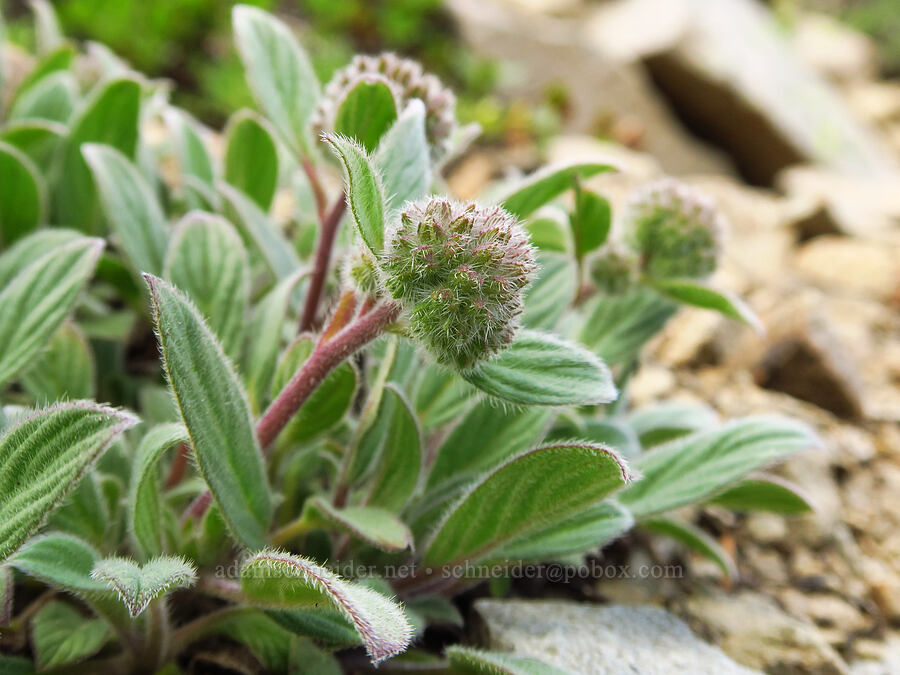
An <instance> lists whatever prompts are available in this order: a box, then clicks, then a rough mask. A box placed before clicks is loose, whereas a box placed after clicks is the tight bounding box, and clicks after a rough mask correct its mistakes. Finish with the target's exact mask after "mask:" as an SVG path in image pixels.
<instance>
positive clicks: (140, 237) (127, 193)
mask: <svg viewBox="0 0 900 675" xmlns="http://www.w3.org/2000/svg"><path fill="white" fill-rule="evenodd" d="M81 152H82V154H83V155H84V158H85V160H86V161H87V163H88V166H89V167H90V169H91V172H92V174H93V176H94V182H95V184H96V186H97V191H98V192H99V193H100V203H101V205H102V207H103V212H104V214H105V215H106V220H107V222H108V223H109V224H110V225H111V226H112V229H113V231H114V232H115V233H116V236H117V237H118V240H119V243H120V244H121V246H122V250H123V251H124V252H125V255H126V256H127V258H128V261H129V262H130V263H131V266H132V267H133V269H134V270H135V271H136V272H148V273H150V274H159V273H160V272H162V268H163V258H164V256H165V254H166V244H167V240H168V223H167V222H166V217H165V215H164V214H163V210H162V207H160V205H159V201H158V200H157V198H156V195H155V194H154V193H153V190H152V188H151V187H150V185H149V184H148V183H147V181H146V180H145V179H144V177H143V176H142V175H141V173H140V171H138V168H137V167H136V166H135V165H134V164H132V163H131V161H130V160H129V159H128V158H127V157H125V156H124V155H123V154H122V153H121V152H119V151H118V150H116V149H115V148H112V147H110V146H108V145H99V144H96V143H86V144H85V145H83V146H82V148H81Z"/></svg>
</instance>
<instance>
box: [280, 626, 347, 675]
mask: <svg viewBox="0 0 900 675" xmlns="http://www.w3.org/2000/svg"><path fill="white" fill-rule="evenodd" d="M288 661H289V663H288V668H289V671H288V672H291V673H302V672H308V673H317V674H318V675H341V673H343V672H344V671H343V669H342V668H341V664H340V663H339V662H338V660H337V659H336V658H335V657H334V656H333V655H332V654H329V653H328V652H326V651H325V650H323V649H319V647H318V646H316V643H314V642H313V641H312V640H310V639H309V638H305V637H300V636H295V637H293V638H292V639H291V646H290V655H289V657H288Z"/></svg>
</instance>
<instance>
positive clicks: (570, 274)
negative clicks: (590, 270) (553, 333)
mask: <svg viewBox="0 0 900 675" xmlns="http://www.w3.org/2000/svg"><path fill="white" fill-rule="evenodd" d="M538 265H539V266H540V272H539V273H538V278H537V279H535V280H534V282H533V283H532V284H531V286H529V287H528V292H527V294H526V296H525V312H524V313H523V315H522V323H523V324H524V325H525V326H527V327H528V328H533V329H535V330H553V329H554V328H556V325H557V324H558V323H559V320H560V319H561V318H562V317H563V315H564V314H565V313H566V310H567V309H568V308H569V306H570V305H571V303H572V299H573V298H574V297H575V293H576V291H577V288H576V282H577V281H578V271H577V269H576V267H575V263H574V261H573V260H572V259H571V258H570V257H568V256H564V255H557V254H554V253H541V254H540V255H538Z"/></svg>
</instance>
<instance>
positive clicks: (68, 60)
mask: <svg viewBox="0 0 900 675" xmlns="http://www.w3.org/2000/svg"><path fill="white" fill-rule="evenodd" d="M75 56H76V54H75V48H74V47H73V46H72V45H69V44H60V45H58V46H56V47H55V48H54V49H52V50H50V51H48V52H47V53H46V54H42V55H41V56H40V58H39V59H38V60H37V63H35V64H34V67H33V68H32V69H31V70H30V71H29V72H28V74H27V75H25V77H24V78H23V80H22V81H21V82H20V83H19V86H18V88H17V89H16V97H18V96H21V95H22V94H24V93H27V92H28V90H29V89H30V88H31V87H32V86H34V85H36V84H38V83H39V82H40V81H41V80H42V79H44V78H45V77H47V76H48V75H52V74H53V73H58V72H64V71H68V70H69V67H70V66H71V65H72V60H73V59H74V58H75Z"/></svg>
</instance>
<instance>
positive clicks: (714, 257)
mask: <svg viewBox="0 0 900 675" xmlns="http://www.w3.org/2000/svg"><path fill="white" fill-rule="evenodd" d="M625 229H626V237H627V240H628V242H629V243H630V244H631V245H632V246H633V247H634V248H635V250H636V251H637V252H638V253H639V254H640V257H641V268H642V270H643V271H644V272H645V273H646V274H648V275H650V276H652V277H657V278H663V279H664V278H673V277H689V278H699V277H705V276H707V275H709V274H711V273H712V272H713V271H715V269H716V264H717V262H718V258H719V253H720V249H721V240H722V234H723V231H724V218H723V216H722V215H721V213H720V212H719V211H718V209H717V208H716V206H715V204H714V203H713V201H712V200H711V199H710V198H709V197H707V196H706V195H704V194H702V193H700V192H698V191H697V190H694V189H693V188H691V187H690V186H688V185H685V184H683V183H679V182H678V181H676V180H672V179H663V180H659V181H656V182H654V183H650V184H649V185H647V186H645V187H644V188H642V189H640V190H638V191H637V193H636V194H635V195H634V197H633V198H632V199H631V202H630V203H629V206H628V211H627V215H626V222H625Z"/></svg>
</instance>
